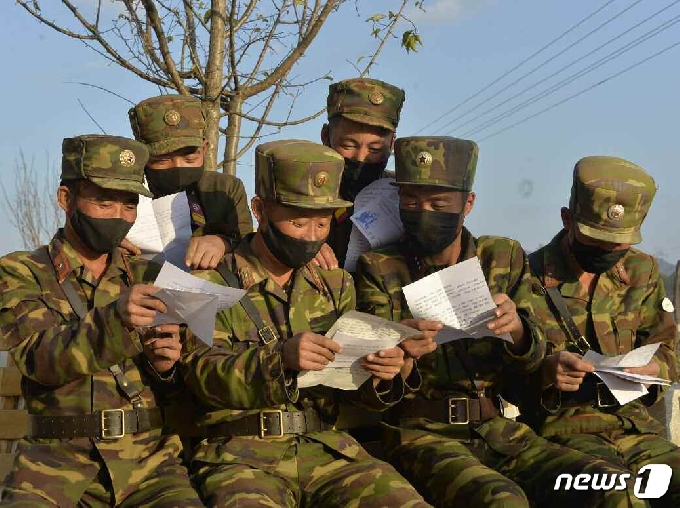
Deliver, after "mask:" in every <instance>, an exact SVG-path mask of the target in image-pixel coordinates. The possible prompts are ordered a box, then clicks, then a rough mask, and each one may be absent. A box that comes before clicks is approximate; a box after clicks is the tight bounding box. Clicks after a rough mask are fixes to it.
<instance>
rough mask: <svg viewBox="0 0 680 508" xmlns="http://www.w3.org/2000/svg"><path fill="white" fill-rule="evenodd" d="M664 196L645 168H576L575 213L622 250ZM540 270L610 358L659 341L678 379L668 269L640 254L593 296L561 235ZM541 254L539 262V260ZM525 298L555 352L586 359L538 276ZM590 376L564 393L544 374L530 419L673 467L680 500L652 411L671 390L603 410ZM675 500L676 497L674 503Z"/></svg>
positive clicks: (557, 435)
mask: <svg viewBox="0 0 680 508" xmlns="http://www.w3.org/2000/svg"><path fill="white" fill-rule="evenodd" d="M655 192H656V186H655V183H654V180H653V179H652V178H651V176H649V175H648V174H647V173H645V172H644V171H643V170H642V168H640V167H638V166H635V165H634V164H632V163H630V162H628V161H625V160H622V159H618V158H614V157H586V158H585V159H582V160H581V161H579V163H578V164H577V165H576V167H575V170H574V181H573V187H572V194H571V201H570V209H571V210H572V212H573V214H574V220H575V221H576V223H577V226H578V228H579V229H580V231H581V233H583V234H584V235H586V236H588V237H590V238H594V239H598V240H603V241H606V242H613V243H623V244H631V243H639V242H640V241H641V237H640V227H641V225H642V221H643V220H644V218H645V216H646V215H647V211H648V210H649V207H650V205H651V203H652V199H653V197H654V194H655ZM534 255H535V258H534V259H535V260H536V268H537V269H538V273H540V274H541V275H542V276H541V281H542V282H543V284H544V285H545V287H547V288H557V289H558V290H559V293H560V294H561V295H562V297H563V298H564V300H565V301H566V304H567V308H568V309H569V312H570V313H571V315H572V317H573V320H574V323H575V324H576V326H577V327H578V329H579V331H580V333H581V334H583V336H584V337H585V338H586V339H587V341H588V342H589V344H590V347H591V348H592V349H593V350H595V351H597V352H599V353H601V354H603V355H607V356H616V355H620V354H624V353H627V352H628V351H630V350H631V349H634V348H637V347H640V346H644V345H646V344H652V343H660V344H661V346H660V347H659V349H658V351H657V353H656V355H655V356H654V361H656V362H657V363H658V364H659V366H660V368H661V369H660V373H659V377H662V378H665V379H670V380H673V381H675V380H677V366H676V357H675V351H674V349H675V334H676V332H675V324H674V322H673V317H672V311H673V306H672V304H671V303H670V300H668V299H666V293H665V291H664V286H663V281H662V280H661V277H660V275H659V266H658V264H657V262H656V261H655V260H654V258H653V257H652V256H650V255H648V254H645V253H643V252H641V251H639V250H637V249H633V248H631V249H630V250H629V251H628V253H626V254H625V255H624V257H623V258H622V259H621V260H620V261H619V262H618V263H617V264H616V265H615V266H614V267H613V268H611V269H610V270H608V271H606V272H605V273H603V274H601V275H600V276H599V278H598V279H597V281H596V284H595V287H594V290H593V292H592V295H589V293H588V291H587V289H585V288H584V287H583V286H582V285H581V283H580V282H579V281H578V278H577V274H578V273H580V269H579V268H578V264H577V262H576V260H575V258H574V256H573V254H571V252H570V250H569V246H568V242H567V235H566V231H564V230H563V231H562V232H560V233H559V234H558V235H557V236H556V237H555V238H554V239H553V240H552V241H551V242H550V244H548V245H546V246H545V247H543V248H541V249H539V250H538V251H537V252H536V253H535V254H534ZM534 255H532V258H533V256H534ZM524 289H525V290H527V293H526V294H523V295H522V298H523V299H524V298H525V299H527V300H531V301H532V303H531V305H532V306H533V308H534V312H535V315H536V317H537V319H540V321H541V323H542V327H543V330H544V331H545V334H546V339H547V341H548V349H549V353H556V352H559V351H562V350H565V349H566V350H571V351H573V352H577V349H576V348H575V344H574V341H573V340H572V339H570V338H568V335H567V333H566V331H565V328H564V325H563V324H562V322H561V320H558V318H557V317H556V316H555V314H553V313H552V312H551V307H550V306H549V302H548V296H547V295H546V293H545V290H544V289H543V287H542V286H541V283H540V282H539V281H538V280H536V279H534V282H533V284H532V285H527V286H526V287H525V288H524ZM597 381H599V379H597V378H595V377H594V376H593V375H588V376H587V377H586V379H585V381H584V383H583V384H582V385H581V388H580V389H579V390H578V391H577V392H559V391H558V390H557V389H556V388H555V387H552V388H549V389H547V390H545V391H543V392H541V380H540V376H538V375H536V376H535V379H532V380H531V383H530V386H531V388H532V389H531V390H528V391H524V392H523V393H524V395H525V396H524V397H523V398H522V399H521V400H520V406H521V410H522V414H523V417H524V418H525V419H526V420H527V421H528V422H529V423H531V425H532V426H533V427H534V428H535V429H536V431H537V432H539V433H540V434H541V435H543V436H546V437H548V438H550V439H551V440H552V441H555V442H557V443H561V444H565V445H567V446H569V447H571V448H575V449H578V450H582V451H585V452H587V453H590V454H592V455H595V456H598V457H603V458H605V459H606V460H607V461H609V462H610V463H613V464H619V465H621V466H624V467H628V468H630V469H631V470H632V472H633V473H637V471H638V469H639V468H640V467H642V466H643V465H645V464H648V463H663V464H668V465H671V466H672V467H673V471H674V475H673V482H672V483H671V489H670V492H669V494H667V496H666V497H670V496H671V495H672V497H673V499H672V503H671V504H672V505H673V506H678V504H679V503H680V453H679V452H678V447H677V446H675V445H673V444H671V443H670V442H668V441H666V440H665V439H662V438H661V437H659V434H660V433H661V432H663V427H662V426H661V424H660V423H659V422H658V421H656V420H655V419H654V418H653V417H651V416H650V415H649V413H648V412H647V407H648V406H651V405H652V404H654V403H655V402H657V401H659V400H660V399H661V398H663V394H664V391H665V389H664V388H663V387H662V386H660V385H652V387H651V388H650V389H649V392H650V393H649V394H648V395H646V396H644V397H642V398H641V399H637V400H635V401H633V402H629V403H628V404H626V405H624V406H619V405H618V404H615V401H612V402H614V404H613V405H612V406H610V407H602V404H599V403H598V395H599V396H600V401H601V402H602V403H606V402H607V401H606V400H605V399H607V398H611V395H610V394H609V393H608V390H606V388H605V387H604V386H602V385H599V386H598V383H597ZM669 502H670V500H669Z"/></svg>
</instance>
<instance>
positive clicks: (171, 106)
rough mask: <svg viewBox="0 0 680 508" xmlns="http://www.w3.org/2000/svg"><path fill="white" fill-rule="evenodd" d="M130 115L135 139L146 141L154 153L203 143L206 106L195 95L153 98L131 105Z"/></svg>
mask: <svg viewBox="0 0 680 508" xmlns="http://www.w3.org/2000/svg"><path fill="white" fill-rule="evenodd" d="M128 115H129V117H130V125H131V126H132V132H133V133H134V135H135V139H137V140H138V141H142V142H143V143H146V145H147V146H148V147H149V153H150V154H151V155H163V154H166V153H170V152H174V151H175V150H179V149H180V148H185V147H187V146H201V145H202V144H203V139H204V138H205V114H204V111H203V105H202V103H201V101H200V100H199V99H197V98H196V97H192V96H191V95H161V96H159V97H151V98H150V99H146V100H145V101H142V102H140V103H139V104H137V105H136V106H135V107H134V108H131V109H130V111H129V112H128Z"/></svg>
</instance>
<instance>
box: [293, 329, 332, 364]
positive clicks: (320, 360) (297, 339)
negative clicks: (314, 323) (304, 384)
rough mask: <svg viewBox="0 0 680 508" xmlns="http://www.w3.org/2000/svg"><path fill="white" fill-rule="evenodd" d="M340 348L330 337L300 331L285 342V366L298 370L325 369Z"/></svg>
mask: <svg viewBox="0 0 680 508" xmlns="http://www.w3.org/2000/svg"><path fill="white" fill-rule="evenodd" d="M340 350H341V349H340V345H339V344H338V343H337V342H335V341H333V340H331V339H329V338H328V337H324V336H323V335H318V334H316V333H312V332H302V333H298V334H297V335H294V336H293V337H292V338H290V339H288V340H286V341H285V342H284V343H283V366H284V368H286V369H291V370H297V371H300V370H323V369H324V367H326V365H328V363H329V362H332V361H333V360H334V359H335V353H339V352H340Z"/></svg>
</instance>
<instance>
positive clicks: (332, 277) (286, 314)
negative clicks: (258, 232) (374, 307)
mask: <svg viewBox="0 0 680 508" xmlns="http://www.w3.org/2000/svg"><path fill="white" fill-rule="evenodd" d="M252 238H253V237H252V236H251V237H249V238H246V239H245V240H244V241H242V242H241V243H240V244H239V246H238V248H237V249H236V251H235V254H234V256H230V258H231V264H230V265H229V266H230V267H231V270H232V272H233V273H234V274H236V275H237V277H238V280H239V284H240V286H241V287H243V288H246V289H247V290H248V292H247V294H246V296H245V297H244V298H248V299H250V301H252V303H253V305H254V306H255V308H256V309H257V311H258V313H259V315H260V317H261V318H262V320H263V321H264V323H265V324H266V325H268V326H269V327H270V328H271V329H272V330H274V331H275V332H276V335H277V336H278V340H275V341H272V342H270V343H269V344H264V343H262V342H261V341H260V338H259V336H258V332H257V329H256V327H255V326H254V323H253V322H252V321H251V320H250V318H249V317H248V314H247V313H246V312H245V309H244V308H243V306H242V305H237V306H235V307H232V308H231V309H229V310H227V311H223V312H220V313H219V314H218V315H217V318H216V324H215V334H214V346H213V347H212V348H208V347H207V346H204V347H198V348H196V349H195V350H194V351H192V352H191V353H189V354H187V355H186V356H185V357H184V358H183V362H182V368H183V370H184V377H185V380H186V382H187V385H188V386H189V387H190V389H191V390H192V391H193V392H194V394H195V395H196V396H197V398H198V399H199V400H200V402H201V404H202V406H203V409H204V411H205V414H204V415H203V417H202V418H201V419H200V420H199V424H200V425H212V424H216V423H219V422H224V421H228V420H236V419H238V418H241V417H244V416H247V415H250V414H257V413H259V412H260V411H261V410H264V409H274V410H276V409H280V410H287V411H296V410H298V411H299V410H303V409H309V408H314V409H316V410H317V412H318V413H319V416H320V417H321V419H322V420H323V421H325V422H328V423H333V422H334V421H335V419H336V418H337V408H338V404H339V403H340V402H341V401H347V402H350V403H352V404H355V405H359V406H362V407H364V408H367V409H369V410H377V411H379V410H383V409H385V408H387V407H389V406H391V405H393V404H394V403H395V402H396V401H398V400H399V399H400V398H401V397H402V395H403V389H404V388H403V382H402V381H401V379H400V378H399V377H397V378H395V380H394V381H393V382H390V383H385V390H384V391H383V390H382V388H381V391H380V393H378V392H377V391H376V389H375V388H374V386H373V383H372V381H367V382H366V383H364V385H362V387H361V388H360V389H359V390H357V391H352V392H346V391H340V390H335V389H332V388H329V387H324V386H316V387H311V388H305V389H298V388H297V376H296V375H295V373H293V372H291V371H287V370H285V369H284V368H283V361H282V357H281V350H282V342H283V341H285V340H287V339H289V338H291V337H293V336H294V335H295V334H297V333H300V332H303V331H312V332H314V333H318V334H324V333H325V332H327V331H328V330H329V329H330V327H331V326H332V325H333V323H334V322H335V321H336V320H337V319H338V317H339V316H341V315H342V314H344V313H345V312H347V311H349V310H352V309H353V308H354V306H355V292H354V286H353V284H352V280H351V277H350V276H349V274H348V273H347V272H345V271H344V270H340V269H337V270H329V271H326V270H321V269H320V268H318V267H316V266H315V265H313V264H311V263H310V264H308V265H306V266H304V267H303V268H301V269H299V270H296V271H295V272H294V273H293V276H292V279H291V281H290V282H289V284H288V290H284V289H283V288H281V287H280V286H279V285H278V284H277V283H276V282H275V281H274V280H273V279H272V278H270V276H269V274H268V272H267V271H266V270H265V268H264V267H263V266H262V264H261V263H260V261H259V260H258V258H257V256H255V254H254V253H253V251H252V249H251V246H250V242H251V241H252ZM195 274H196V275H198V276H199V277H201V278H204V279H206V280H210V281H212V282H215V283H220V284H225V281H224V280H223V279H222V277H221V275H219V274H218V273H217V272H214V271H197V272H195ZM380 386H381V387H382V385H380ZM308 456H315V457H316V461H317V462H316V464H318V465H319V467H316V468H315V467H312V465H313V463H307V461H308V460H309V459H305V460H304V461H303V460H302V457H308ZM348 464H350V465H348ZM190 470H191V472H192V475H193V479H194V480H195V482H197V484H198V485H199V486H198V488H199V490H200V492H201V493H202V496H203V499H204V501H210V500H214V502H215V504H216V505H222V504H223V500H224V499H232V502H233V501H236V500H238V499H241V498H243V499H246V498H247V499H248V500H249V503H252V504H254V505H256V506H260V505H266V503H267V502H268V501H267V497H268V496H272V497H274V496H279V497H276V498H275V499H276V500H275V502H273V503H270V504H269V506H279V504H278V503H279V502H280V503H281V504H280V505H281V506H288V505H291V503H292V502H293V501H292V500H291V496H293V498H295V496H298V495H300V492H301V491H302V490H303V489H304V490H306V491H308V493H307V494H306V495H310V496H321V495H323V499H324V501H323V502H319V503H318V504H319V505H320V506H321V505H323V506H326V503H330V504H328V506H335V505H336V504H335V503H336V501H335V500H339V499H342V498H343V496H351V499H354V500H356V501H357V502H358V501H361V502H360V504H359V505H360V506H364V505H366V506H369V505H370V506H376V505H382V506H426V505H425V504H424V503H423V502H422V500H420V498H419V496H418V495H417V494H416V492H415V491H414V490H413V489H412V488H411V487H410V486H408V483H406V482H405V481H404V480H403V478H401V477H400V476H399V475H398V474H397V473H396V471H394V470H393V469H392V468H391V467H390V466H388V465H387V464H384V463H381V462H379V461H377V460H374V459H372V458H371V457H370V455H369V454H368V453H367V452H366V451H364V450H363V449H362V448H361V446H360V445H359V444H358V443H357V442H356V441H355V440H354V439H352V438H351V437H350V436H349V435H348V434H346V433H344V432H339V431H336V430H325V431H317V432H311V433H307V434H304V435H303V436H295V435H285V436H284V437H281V438H268V439H260V438H259V437H257V436H244V437H232V438H223V439H222V438H218V439H207V440H204V441H202V442H201V443H200V444H199V445H198V446H197V447H196V449H195V450H194V453H193V455H192V459H191V464H190ZM350 470H353V471H354V472H355V473H356V474H357V475H358V476H357V477H356V478H352V477H351V476H349V477H348V476H347V471H350ZM359 473H362V474H359ZM305 478H307V479H305ZM255 479H258V480H259V479H262V485H260V484H259V483H258V484H254V482H253V480H255ZM291 482H292V484H293V485H294V488H293V491H292V493H291V492H288V491H287V490H286V489H285V488H284V487H281V485H284V486H285V485H286V484H287V483H291ZM341 482H342V483H341ZM331 485H334V487H333V489H331V488H330V486H331ZM341 485H347V487H346V488H344V489H342V490H343V492H338V491H339V490H341ZM350 485H351V488H350ZM369 487H370V488H369ZM313 489H316V490H313ZM284 491H285V492H284ZM371 491H372V492H373V493H374V494H373V495H371V496H368V497H366V498H363V497H362V496H367V495H368V494H369V493H370V492H371ZM272 492H273V493H272ZM383 495H384V497H383ZM234 496H236V497H234ZM376 496H378V497H376ZM343 506H344V504H343Z"/></svg>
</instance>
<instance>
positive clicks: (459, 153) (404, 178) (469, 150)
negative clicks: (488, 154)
mask: <svg viewBox="0 0 680 508" xmlns="http://www.w3.org/2000/svg"><path fill="white" fill-rule="evenodd" d="M478 153H479V148H478V147H477V143H475V142H474V141H468V140H467V139H458V138H452V137H449V136H413V137H408V138H397V141H396V143H395V147H394V164H395V169H396V178H397V182H396V184H397V185H429V186H434V187H443V188H446V189H452V190H457V191H463V192H469V191H471V190H472V184H473V182H474V180H475V170H476V168H477V154H478Z"/></svg>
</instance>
